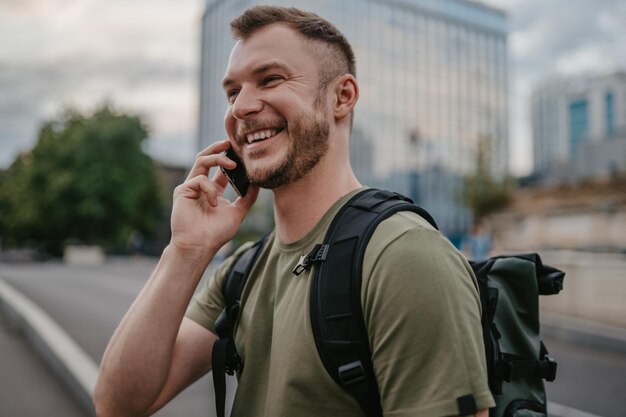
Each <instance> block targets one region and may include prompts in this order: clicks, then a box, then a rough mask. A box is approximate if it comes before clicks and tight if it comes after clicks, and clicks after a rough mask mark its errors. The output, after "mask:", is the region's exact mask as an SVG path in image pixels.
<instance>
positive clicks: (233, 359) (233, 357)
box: [224, 349, 243, 376]
mask: <svg viewBox="0 0 626 417" xmlns="http://www.w3.org/2000/svg"><path fill="white" fill-rule="evenodd" d="M229 350H230V349H229ZM233 350H234V349H233ZM225 362H226V363H225V364H224V369H225V371H226V373H227V374H228V375H231V376H232V375H234V374H235V372H239V371H241V369H242V368H243V367H242V366H241V357H240V356H239V354H238V353H237V351H236V350H235V351H234V352H229V353H227V355H226V361H225Z"/></svg>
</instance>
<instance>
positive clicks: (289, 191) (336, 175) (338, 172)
mask: <svg viewBox="0 0 626 417" xmlns="http://www.w3.org/2000/svg"><path fill="white" fill-rule="evenodd" d="M325 165H328V163H326V164H325V163H323V162H322V161H320V163H319V164H318V165H317V166H316V167H315V168H313V169H312V170H311V172H309V173H308V174H307V175H306V176H305V177H304V178H302V179H300V180H298V181H297V182H295V183H293V184H288V185H285V186H283V187H279V188H277V189H275V190H274V218H275V221H276V233H277V234H278V237H279V238H280V240H281V242H283V243H292V242H295V241H297V240H299V239H301V238H303V237H304V236H306V234H307V233H309V232H310V231H311V230H312V229H313V228H314V227H315V225H316V224H317V222H319V220H320V219H321V218H322V216H323V215H324V214H325V213H326V211H328V209H329V208H330V207H331V206H332V205H333V204H334V203H335V202H336V201H337V200H339V199H340V198H341V197H343V196H344V195H346V194H348V193H349V192H350V191H353V190H355V189H357V188H359V187H361V184H360V183H359V181H358V180H357V178H356V176H355V175H354V173H353V172H352V168H351V167H350V165H349V164H343V166H344V168H343V169H337V167H336V166H335V167H334V168H333V169H329V168H328V167H326V166H325ZM331 165H332V164H331ZM339 166H341V165H339Z"/></svg>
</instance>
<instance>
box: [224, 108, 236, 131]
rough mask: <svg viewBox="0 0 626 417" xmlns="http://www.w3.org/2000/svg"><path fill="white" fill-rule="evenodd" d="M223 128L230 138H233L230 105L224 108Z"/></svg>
mask: <svg viewBox="0 0 626 417" xmlns="http://www.w3.org/2000/svg"><path fill="white" fill-rule="evenodd" d="M224 129H225V130H226V134H227V135H228V137H229V138H230V139H234V138H235V118H234V117H233V113H232V111H231V110H230V106H229V107H228V108H226V113H225V114H224Z"/></svg>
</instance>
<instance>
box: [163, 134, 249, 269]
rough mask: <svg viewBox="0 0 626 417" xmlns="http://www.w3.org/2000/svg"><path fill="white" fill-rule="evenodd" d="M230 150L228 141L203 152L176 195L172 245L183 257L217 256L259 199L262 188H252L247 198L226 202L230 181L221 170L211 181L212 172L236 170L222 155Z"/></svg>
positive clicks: (216, 144)
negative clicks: (187, 254)
mask: <svg viewBox="0 0 626 417" xmlns="http://www.w3.org/2000/svg"><path fill="white" fill-rule="evenodd" d="M229 147H230V144H229V142H228V141H227V140H225V141H221V142H216V143H214V144H213V145H211V146H209V147H208V148H206V149H205V150H203V151H202V152H200V153H199V154H198V155H197V157H196V162H195V164H194V166H193V168H192V169H191V172H190V173H189V176H188V177H187V179H186V180H185V182H184V183H183V184H181V185H179V186H178V187H177V188H176V190H175V191H174V204H173V208H172V224H171V226H172V240H171V244H172V246H174V247H175V248H176V250H177V251H179V253H189V254H193V255H201V256H202V257H210V256H213V255H214V254H215V252H217V250H219V249H220V248H221V247H222V246H223V245H224V244H225V243H226V242H228V241H229V240H231V239H232V238H233V236H234V235H235V233H236V232H237V230H238V229H239V226H240V225H241V222H242V221H243V219H244V218H245V216H246V214H247V213H248V211H249V210H250V208H251V207H252V205H253V204H254V202H255V201H256V199H257V196H258V193H259V187H258V186H254V185H251V186H250V188H249V189H248V193H247V194H246V196H245V197H238V198H237V199H236V200H235V201H234V202H230V201H228V200H227V199H225V198H224V190H225V189H226V186H227V185H228V178H226V176H225V175H224V174H223V173H222V172H221V170H219V169H218V170H217V172H216V173H215V174H214V175H213V178H211V179H209V176H208V175H209V171H210V169H211V168H214V167H217V166H222V167H224V168H226V169H233V168H235V167H236V165H237V164H236V163H235V162H233V161H231V160H230V159H229V158H227V157H226V156H224V155H223V154H222V152H224V151H225V150H227V149H228V148H229Z"/></svg>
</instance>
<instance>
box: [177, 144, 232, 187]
mask: <svg viewBox="0 0 626 417" xmlns="http://www.w3.org/2000/svg"><path fill="white" fill-rule="evenodd" d="M229 148H230V143H229V142H228V140H223V141H220V142H215V143H214V144H212V145H211V146H209V147H207V148H205V149H204V150H202V151H201V152H200V153H198V155H197V156H196V161H195V163H194V164H193V167H192V168H191V171H189V175H188V176H187V180H189V179H191V178H194V177H197V176H198V175H205V176H206V175H209V171H210V169H211V168H213V167H216V166H223V167H224V168H228V169H233V168H235V167H236V166H237V164H236V163H235V162H233V161H232V160H230V159H229V158H228V157H226V156H225V155H223V154H222V152H224V151H226V150H227V149H229Z"/></svg>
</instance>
